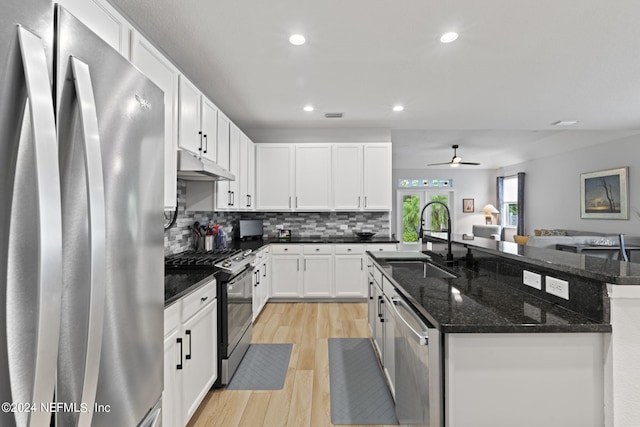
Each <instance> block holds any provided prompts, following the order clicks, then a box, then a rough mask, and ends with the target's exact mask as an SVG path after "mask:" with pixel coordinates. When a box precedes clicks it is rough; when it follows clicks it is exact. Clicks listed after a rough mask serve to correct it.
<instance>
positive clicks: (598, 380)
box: [372, 236, 640, 426]
mask: <svg viewBox="0 0 640 427" xmlns="http://www.w3.org/2000/svg"><path fill="white" fill-rule="evenodd" d="M428 240H430V242H429V243H430V246H432V247H431V250H430V251H425V253H426V254H429V255H430V256H431V258H432V260H431V261H432V262H433V263H434V264H436V265H439V266H440V267H442V268H445V269H448V270H449V271H450V272H451V273H454V277H452V278H433V277H428V278H420V277H419V274H416V273H419V271H418V272H416V271H413V272H412V271H410V270H411V268H409V267H401V266H398V265H396V266H395V267H393V266H392V268H389V266H388V265H385V264H389V263H386V262H385V260H384V258H382V257H379V258H378V259H377V260H376V262H375V263H376V265H377V266H378V267H379V268H380V270H381V272H382V273H383V274H384V276H385V278H386V279H387V280H389V281H390V282H392V283H393V284H394V285H398V289H399V293H400V294H401V295H402V296H403V297H404V298H405V299H406V300H407V301H409V302H410V303H411V305H412V306H413V307H414V308H415V311H416V312H417V313H419V314H420V316H422V317H423V318H424V319H425V320H426V321H428V322H429V323H431V324H432V325H434V326H435V327H436V328H438V329H439V330H440V331H441V332H443V333H442V336H443V338H442V341H443V342H442V349H443V366H444V384H445V386H444V393H445V397H448V399H447V398H445V399H444V401H445V414H446V416H445V419H446V425H448V426H453V425H484V424H483V419H482V414H487V410H486V408H488V407H490V406H494V407H495V406H496V405H497V404H498V403H497V402H501V403H500V404H499V405H500V408H501V411H500V412H499V414H500V417H504V418H499V419H496V418H495V416H496V415H495V414H493V415H491V416H488V418H486V419H484V421H486V422H487V424H486V425H509V424H508V423H509V422H513V424H512V425H519V426H521V425H562V426H567V425H569V426H570V425H606V426H631V425H640V408H639V407H638V403H637V402H638V399H637V396H638V395H639V393H638V384H639V383H640V378H638V376H639V375H640V373H639V369H638V367H639V366H640V362H639V358H640V349H639V348H638V346H639V345H640V344H638V343H640V336H639V335H640V330H639V328H638V324H640V314H639V313H640V293H639V291H640V286H638V284H640V266H639V265H637V264H630V263H625V262H618V261H614V260H606V259H601V258H594V257H589V256H587V255H580V254H570V253H565V252H558V251H553V250H548V249H541V248H529V247H526V246H520V245H516V244H512V243H509V242H496V241H493V240H489V239H480V238H476V239H474V240H471V241H467V240H462V239H461V236H457V238H456V237H455V236H454V239H453V240H454V244H453V254H454V259H455V261H454V263H451V264H449V265H447V263H446V262H445V257H444V255H445V253H446V241H445V240H443V239H441V238H439V236H434V237H431V238H429V239H428ZM425 249H426V245H425ZM372 255H374V258H375V254H372ZM391 264H393V263H391ZM414 270H415V267H414ZM525 270H526V271H529V272H531V273H533V274H536V275H539V276H538V277H539V281H540V283H539V285H538V287H539V289H538V288H536V287H531V286H527V285H524V284H523V283H522V282H523V271H525ZM547 277H552V278H556V279H560V280H561V281H563V282H566V291H567V294H566V295H563V296H562V297H561V296H558V295H556V294H553V293H549V292H554V290H553V289H551V287H550V290H547V286H546V278H547ZM555 293H557V292H555ZM561 294H562V292H561ZM565 297H567V298H568V299H566V298H565ZM465 377H468V378H466V379H465ZM461 405H462V406H461ZM573 405H575V406H573ZM503 408H504V410H502V409H503ZM569 408H572V409H570V410H569ZM580 408H582V409H580ZM587 408H588V410H586V409H587ZM460 414H462V415H463V418H460ZM509 414H511V415H509ZM487 415H489V414H487ZM509 416H512V417H513V418H509ZM469 417H470V418H469ZM490 420H491V421H490Z"/></svg>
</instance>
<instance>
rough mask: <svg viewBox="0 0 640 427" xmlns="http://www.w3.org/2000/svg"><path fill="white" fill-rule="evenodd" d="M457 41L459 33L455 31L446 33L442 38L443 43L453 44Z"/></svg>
mask: <svg viewBox="0 0 640 427" xmlns="http://www.w3.org/2000/svg"><path fill="white" fill-rule="evenodd" d="M457 39H458V33H456V32H453V31H452V32H450V33H444V34H443V35H441V36H440V42H441V43H451V42H453V41H456V40H457Z"/></svg>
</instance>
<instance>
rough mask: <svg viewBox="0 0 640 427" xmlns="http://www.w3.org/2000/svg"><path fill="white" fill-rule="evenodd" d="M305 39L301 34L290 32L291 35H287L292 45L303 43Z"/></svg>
mask: <svg viewBox="0 0 640 427" xmlns="http://www.w3.org/2000/svg"><path fill="white" fill-rule="evenodd" d="M306 41H307V39H305V38H304V36H303V35H302V34H292V35H291V37H289V43H291V44H292V45H294V46H300V45H302V44H305V42H306Z"/></svg>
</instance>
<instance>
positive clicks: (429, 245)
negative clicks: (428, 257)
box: [427, 242, 433, 251]
mask: <svg viewBox="0 0 640 427" xmlns="http://www.w3.org/2000/svg"><path fill="white" fill-rule="evenodd" d="M427 250H428V251H432V250H433V243H431V242H427Z"/></svg>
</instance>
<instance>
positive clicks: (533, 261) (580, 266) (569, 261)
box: [424, 233, 640, 285]
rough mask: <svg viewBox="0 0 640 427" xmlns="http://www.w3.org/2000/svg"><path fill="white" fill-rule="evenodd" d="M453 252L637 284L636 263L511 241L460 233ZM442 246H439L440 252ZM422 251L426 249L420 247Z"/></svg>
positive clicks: (639, 279) (440, 236) (442, 238)
mask: <svg viewBox="0 0 640 427" xmlns="http://www.w3.org/2000/svg"><path fill="white" fill-rule="evenodd" d="M429 238H430V239H434V240H438V241H440V242H444V241H445V240H446V233H438V234H433V235H432V236H430V237H429ZM452 240H453V242H454V243H455V246H456V247H457V248H456V247H454V250H457V251H460V250H462V251H464V250H465V247H470V248H474V249H476V250H480V251H483V250H485V251H486V252H487V253H489V254H491V253H495V254H499V255H500V256H502V257H504V258H509V259H512V260H516V261H523V262H526V263H527V264H530V265H535V266H538V267H541V268H545V269H551V270H555V271H558V272H561V273H566V274H572V275H576V276H581V277H584V278H586V279H592V280H597V281H599V282H602V283H610V284H613V285H640V264H638V263H630V262H624V261H618V260H615V259H606V258H599V257H596V256H592V255H585V253H582V254H578V253H572V252H565V251H558V250H555V249H551V248H540V247H535V246H527V245H518V244H516V243H512V242H505V241H495V240H492V239H485V238H481V237H476V238H474V239H473V240H464V239H463V238H462V235H461V234H454V235H453V239H452ZM443 247H444V246H440V249H442V248H443ZM424 249H426V248H424Z"/></svg>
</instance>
